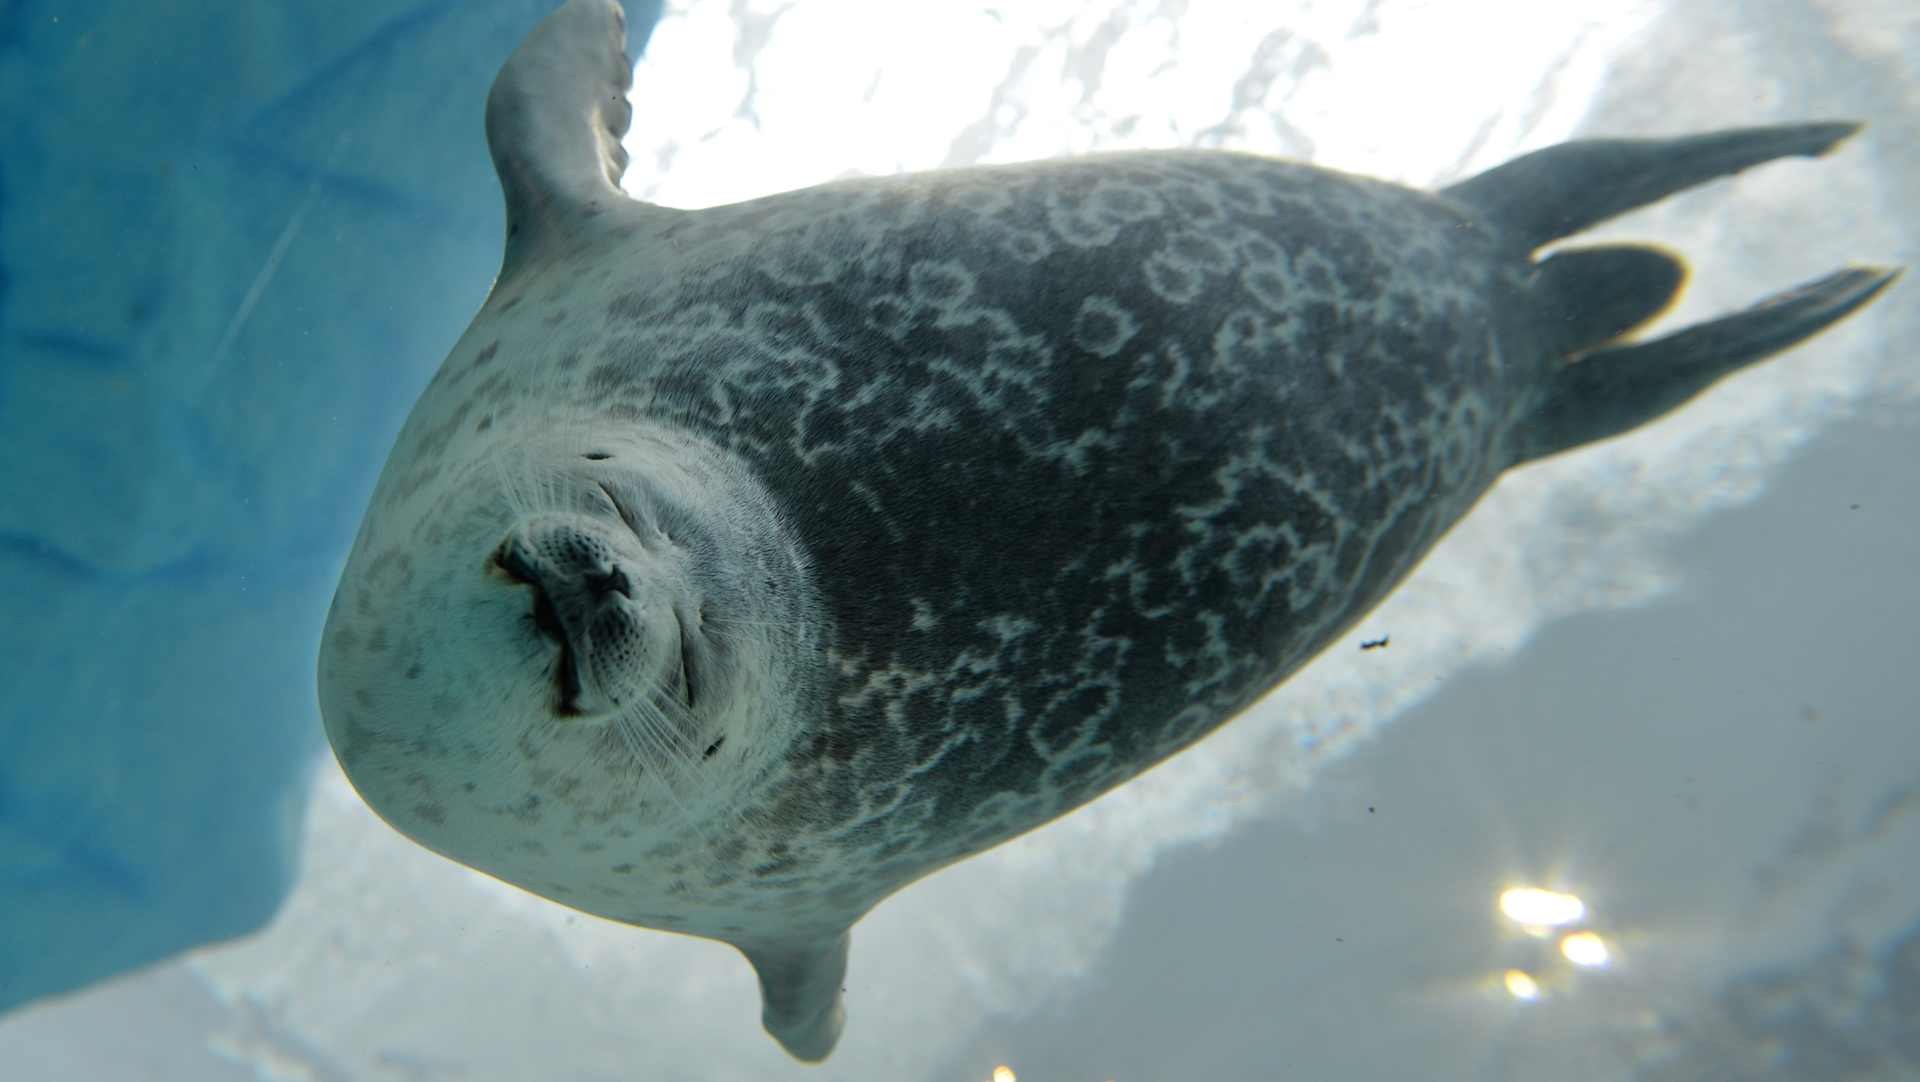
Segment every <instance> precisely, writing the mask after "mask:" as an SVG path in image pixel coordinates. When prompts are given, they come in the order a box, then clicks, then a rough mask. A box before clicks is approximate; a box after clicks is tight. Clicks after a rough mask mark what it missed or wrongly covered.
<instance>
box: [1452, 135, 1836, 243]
mask: <svg viewBox="0 0 1920 1082" xmlns="http://www.w3.org/2000/svg"><path fill="white" fill-rule="evenodd" d="M1859 130H1860V125H1858V124H1853V123H1847V122H1844V121H1842V122H1830V123H1821V124H1783V125H1780V126H1778V127H1771V128H1736V129H1734V130H1732V131H1722V132H1714V133H1712V134H1710V135H1693V136H1688V137H1686V138H1683V139H1583V140H1579V141H1576V142H1572V143H1561V144H1560V145H1559V146H1552V147H1548V148H1547V149H1545V150H1537V151H1535V152H1533V153H1532V154H1526V155H1523V156H1521V157H1518V158H1515V159H1514V160H1512V161H1510V162H1508V163H1506V164H1505V165H1497V166H1494V167H1493V168H1492V169H1489V170H1487V171H1486V172H1484V173H1481V174H1479V175H1477V176H1473V177H1469V178H1467V179H1466V180H1463V181H1461V182H1460V183H1458V184H1455V185H1453V186H1452V187H1450V188H1443V189H1441V191H1440V194H1441V195H1443V196H1445V197H1447V198H1448V199H1452V200H1455V201H1456V202H1460V203H1465V204H1466V205H1467V206H1469V207H1471V208H1473V209H1475V210H1478V211H1479V212H1481V214H1483V215H1484V216H1485V217H1486V219H1487V222H1486V224H1487V225H1490V226H1492V227H1493V228H1494V230H1495V231H1496V232H1498V233H1500V234H1501V236H1502V237H1503V238H1504V239H1505V240H1506V241H1507V242H1508V243H1509V244H1511V245H1513V246H1514V247H1516V248H1518V249H1520V250H1521V251H1528V252H1530V251H1532V250H1534V249H1535V248H1538V247H1540V246H1541V245H1543V244H1546V243H1547V242H1549V241H1554V240H1558V239H1560V238H1561V237H1567V236H1572V235H1573V234H1575V233H1578V232H1579V231H1581V230H1582V229H1585V228H1587V227H1588V226H1590V225H1593V224H1594V223H1596V222H1601V221H1605V220H1606V219H1608V218H1611V217H1613V216H1614V215H1616V214H1619V213H1622V212H1623V211H1628V210H1632V209H1633V208H1634V207H1638V206H1643V205H1645V204H1647V203H1652V202H1654V201H1655V200H1659V199H1664V198H1666V197H1667V196H1669V195H1672V194H1673V193H1675V192H1678V191H1682V190H1684V189H1687V188H1691V187H1693V186H1694V185H1696V184H1704V183H1706V182H1707V181H1709V180H1712V179H1714V178H1715V177H1723V176H1730V175H1732V174H1734V173H1738V172H1740V171H1741V170H1742V169H1747V168H1750V167H1752V166H1756V165H1759V164H1760V163H1761V162H1769V161H1772V160H1773V159H1775V158H1784V157H1787V156H1789V155H1794V154H1798V155H1804V156H1808V157H1812V156H1815V155H1820V154H1825V153H1826V152H1827V151H1829V150H1831V149H1833V146H1834V144H1836V143H1838V142H1840V140H1842V139H1845V138H1846V137H1847V136H1849V135H1852V134H1853V133H1854V132H1856V131H1859Z"/></svg>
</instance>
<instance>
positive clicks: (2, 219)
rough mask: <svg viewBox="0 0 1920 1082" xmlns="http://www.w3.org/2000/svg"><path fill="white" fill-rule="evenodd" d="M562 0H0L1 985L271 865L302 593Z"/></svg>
mask: <svg viewBox="0 0 1920 1082" xmlns="http://www.w3.org/2000/svg"><path fill="white" fill-rule="evenodd" d="M554 2H555V0H484V2H480V0H428V2H406V0H193V2H192V3H166V2H162V0H58V2H33V0H23V2H18V3H13V4H8V5H4V6H0V583H4V587H0V1009H5V1008H6V1007H10V1006H13V1005H16V1004H19V1003H22V1002H25V1001H27V1000H30V999H33V998H35V997H39V996H43V995H47V994H51V993H56V992H61V991H65V990H68V989H71V988H75V987H78V986H80V985H83V984H86V983H88V982H90V981H93V980H96V979H98V978H101V977H104V976H108V975H110V974H113V973H116V972H119V971H122V970H125V969H128V968H130V967H133V966H137V965H139V964H141V963H144V962H148V961H151V960H153V959H157V958H160V957H162V956H165V955H167V954H171V953H173V952H176V951H179V950H182V949H185V948H188V947H191V946H194V945H196V944H200V943H204V942H208V941H211V940H217V939H221V938H225V937H229V936H234V935H239V934H243V933H245V932H248V931H251V930H253V929H255V928H257V927H259V926H260V925H261V924H263V923H264V922H265V921H266V920H268V919H269V918H270V917H271V916H272V914H273V912H274V909H275V907H276V906H277V905H278V904H279V902H280V900H281V898H282V897H283V895H284V893H285V891H286V889H287V887H288V885H289V881H290V878H291V875H292V871H293V868H292V861H293V859H294V856H293V854H294V849H293V840H294V835H295V833H296V830H297V827H298V817H299V814H300V812H299V809H300V807H301V806H302V803H303V796H304V793H303V777H304V773H305V770H306V766H307V764H308V763H309V762H310V761H311V759H312V757H313V756H314V754H315V753H317V752H318V751H319V749H320V748H321V747H322V746H323V739H322V736H321V732H320V727H319V724H318V720H319V718H318V711H317V709H316V707H315V703H314V692H313V665H314V654H315V649H316V645H317V642H318V638H319V630H320V625H321V621H322V619H323V618H324V616H325V612H326V606H327V602H328V600H329V599H330V597H331V594H332V590H333V585H334V580H335V577H336V575H337V574H338V571H339V568H340V565H341V563H342V562H343V560H344V558H345V554H346V550H347V547H348V546H349V544H350V543H351V541H352V538H353V533H354V530H355V529H356V528H357V526H358V524H359V519H360V514H361V511H362V508H363V506H364V502H365V499H366V496H367V494H368V492H369V491H370V490H371V489H372V486H373V481H374V477H375V475H376V473H377V472H378V470H379V468H380V464H381V462H382V461H383V460H384V458H385V456H386V452H387V448H388V446H389V444H390V442H391V440H392V437H393V433H394V432H395V430H396V429H397V428H398V426H399V424H400V421H401V419H402V418H403V417H404V415H405V412H406V410H407V408H408V406H409V405H411V403H412V402H413V399H414V396H415V394H416V393H417V392H418V390H419V388H420V387H421V386H422V385H423V384H424V383H425V382H426V380H427V378H428V376H429V375H431V373H432V371H433V369H434V367H435V366H436V365H437V364H438V363H439V362H440V360H441V358H442V357H443V356H444V354H445V352H446V350H447V348H448V347H449V346H450V345H451V344H452V342H453V340H454V339H455V337H456V336H457V335H458V334H459V332H460V330H461V329H462V328H463V327H464V326H465V325H466V322H467V320H468V318H469V317H470V316H471V314H472V312H473V310H474V309H475V308H476V307H477V306H478V305H479V303H480V301H481V299H482V298H483V297H484V296H485V293H486V290H487V287H488V285H489V284H490V283H491V281H492V279H493V275H494V272H495V269H496V267H497V265H498V260H499V247H500V238H501V228H502V226H501V210H500V197H499V190H498V187H497V186H496V184H495V182H494V178H493V172H492V167H491V165H490V162H489V160H488V157H487V150H486V142H485V136H484V133H483V131H482V123H481V103H482V102H483V100H484V95H485V91H486V87H487V84H488V83H489V81H490V80H491V79H492V77H493V74H494V72H495V70H496V69H497V68H498V67H499V65H500V63H501V61H502V60H504V59H505V57H506V56H507V54H508V53H509V52H510V51H511V50H512V48H513V46H514V45H515V44H516V43H517V42H518V41H519V40H520V38H521V37H522V36H524V35H525V34H526V32H527V31H528V30H529V29H531V28H532V26H533V25H534V23H536V22H537V21H538V20H539V18H540V17H541V16H542V15H544V14H545V13H546V11H548V10H550V9H551V8H552V7H553V6H554ZM631 6H633V7H634V8H635V9H636V10H634V12H633V15H632V18H633V23H634V25H635V27H636V30H635V32H634V34H633V37H634V38H635V44H636V46H637V44H638V42H639V41H641V40H644V35H645V30H646V29H647V28H648V27H650V26H651V24H652V19H651V18H648V17H647V16H648V14H649V13H648V12H647V11H645V10H644V7H645V5H631ZM656 9H657V5H656Z"/></svg>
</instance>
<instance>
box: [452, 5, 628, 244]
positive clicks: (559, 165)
mask: <svg viewBox="0 0 1920 1082" xmlns="http://www.w3.org/2000/svg"><path fill="white" fill-rule="evenodd" d="M649 29H651V24H650V23H649ZM632 85H633V62H632V61H630V60H629V59H627V17H626V12H625V11H624V10H622V8H621V7H620V5H619V4H618V3H616V2H615V0H569V2H568V3H566V4H564V5H562V6H561V7H560V9H559V10H558V11H555V12H554V13H553V14H551V15H549V16H547V17H546V19H545V20H543V21H542V22H541V23H540V25H539V26H536V27H534V29H533V33H531V34H529V35H527V40H525V41H523V42H521V43H520V47H519V48H518V49H515V50H514V51H513V55H512V56H510V57H508V58H507V62H506V64H505V65H504V66H503V67H501V69H500V74H499V75H497V76H495V77H494V80H493V89H491V90H489V91H488V92H487V147H488V149H490V150H491V151H492V152H493V167H494V170H495V171H496V172H498V173H499V174H500V188H501V191H502V192H504V193H505V195H506V197H507V255H506V262H505V265H504V266H503V268H502V270H501V277H502V278H505V277H507V276H508V275H509V274H510V273H511V272H512V271H513V270H514V269H515V268H516V267H517V266H520V265H522V264H523V263H524V262H526V261H527V260H528V259H529V258H530V257H532V256H533V255H534V254H535V253H536V252H537V251H539V250H540V249H541V248H543V247H547V246H549V245H553V244H556V243H560V242H563V241H564V240H565V238H566V237H567V235H568V234H569V233H570V232H571V231H572V230H573V228H574V227H575V226H576V225H577V224H578V222H579V221H581V220H582V219H585V218H591V217H594V216H596V215H598V214H600V213H602V212H604V211H605V210H606V209H607V208H609V207H613V206H618V205H622V204H628V203H629V202H630V201H629V200H628V199H627V196H626V193H624V192H622V191H621V190H620V177H621V176H622V175H623V174H624V173H626V171H627V152H626V150H625V149H624V148H622V147H621V145H620V137H621V136H623V135H625V134H626V133H627V124H628V123H629V122H630V121H631V120H632V118H633V108H632V106H631V105H629V104H628V103H627V88H628V87H630V86H632Z"/></svg>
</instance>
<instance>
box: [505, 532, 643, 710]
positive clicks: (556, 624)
mask: <svg viewBox="0 0 1920 1082" xmlns="http://www.w3.org/2000/svg"><path fill="white" fill-rule="evenodd" d="M492 563H493V566H494V567H495V568H497V569H498V570H499V571H500V572H501V573H502V574H504V575H505V576H506V577H507V578H508V579H509V580H511V581H513V582H516V583H519V584H520V585H522V586H528V587H531V588H532V589H533V613H532V617H531V619H532V620H533V626H534V628H535V629H536V630H538V631H539V632H540V634H542V635H544V636H546V637H547V638H548V639H550V640H552V642H553V644H554V645H555V646H558V647H559V648H560V659H559V662H558V664H556V665H555V673H554V679H555V681H556V682H557V683H558V684H559V692H560V697H559V701H558V705H557V706H556V708H555V710H554V713H556V714H559V715H560V716H562V717H580V716H582V715H583V714H584V713H585V711H583V710H581V709H580V666H579V663H578V660H577V658H576V656H575V653H574V649H573V644H572V643H571V642H569V641H568V640H567V629H566V625H564V624H562V623H561V622H560V613H559V612H558V611H557V610H555V609H554V607H553V598H552V597H550V596H548V594H547V590H546V587H544V586H542V585H541V584H540V576H539V575H538V574H537V573H536V572H535V571H534V569H533V566H532V565H531V564H529V563H528V562H527V558H526V556H525V555H524V554H523V553H522V552H521V551H520V548H519V546H517V545H514V544H512V543H511V542H508V543H503V544H502V545H501V546H500V547H499V548H498V549H495V550H494V553H493V560H492ZM615 574H620V578H621V581H622V582H623V583H624V582H625V579H626V576H625V575H624V574H621V573H620V572H619V571H618V570H617V569H616V571H615ZM622 592H625V591H622Z"/></svg>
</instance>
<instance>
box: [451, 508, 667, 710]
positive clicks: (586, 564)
mask: <svg viewBox="0 0 1920 1082" xmlns="http://www.w3.org/2000/svg"><path fill="white" fill-rule="evenodd" d="M627 548H629V549H635V548H636V547H635V546H627ZM650 562H653V561H650V555H649V554H648V553H647V552H645V551H644V550H643V549H637V550H636V551H623V550H622V549H621V548H620V546H619V541H618V540H617V539H616V538H614V537H612V536H610V535H609V533H608V532H606V531H604V530H602V529H601V528H600V527H599V526H598V524H596V523H595V522H593V521H592V520H590V519H587V518H584V517H582V516H578V515H539V516H534V517H532V518H528V519H525V520H522V521H521V522H518V523H516V524H515V525H514V526H513V528H512V529H510V530H508V531H507V535H506V536H505V537H504V538H502V539H501V541H500V544H499V546H498V547H496V548H495V549H494V551H493V555H492V557H491V558H490V559H489V560H488V565H489V569H490V570H491V571H493V572H494V573H496V574H498V575H500V576H502V577H503V578H505V579H506V580H507V581H508V582H511V583H513V584H514V585H515V586H519V587H526V588H529V589H530V593H531V598H530V600H531V604H530V605H529V607H528V609H527V611H526V614H525V619H526V620H527V621H528V622H529V623H530V624H531V625H532V628H533V630H535V631H537V632H538V633H539V634H540V635H542V636H544V637H545V638H547V639H548V640H549V641H551V642H552V643H553V645H554V646H555V647H556V648H557V649H558V656H557V657H556V659H555V662H554V673H553V680H554V689H555V692H556V694H555V699H554V703H553V710H554V713H556V714H558V715H560V716H562V717H583V716H598V715H605V714H610V713H612V712H614V711H617V710H619V709H620V708H621V707H622V706H623V705H624V704H625V703H626V702H627V701H628V700H629V698H630V697H631V696H632V695H633V694H634V693H635V692H636V691H638V692H641V693H644V692H645V691H646V690H648V689H649V685H650V683H652V682H657V683H659V684H660V685H661V690H665V691H667V692H669V693H672V694H674V695H675V697H676V698H682V699H689V700H690V698H691V696H690V695H688V694H687V691H686V690H682V689H689V690H690V688H691V684H692V680H691V674H690V673H689V672H687V671H686V670H687V666H686V665H685V663H684V655H685V654H686V651H685V649H684V644H682V643H680V642H678V641H677V640H678V639H679V638H681V637H683V631H682V629H681V628H680V626H679V622H678V620H677V618H676V617H675V616H674V614H673V613H672V612H671V610H670V607H669V610H668V611H666V612H664V613H655V612H654V611H653V610H654V609H657V608H660V607H661V606H659V605H655V604H651V603H650V594H649V592H648V591H647V589H645V587H646V586H647V585H648V584H650V583H652V582H653V580H654V579H657V578H659V574H658V571H659V569H657V568H653V569H651V570H652V571H653V572H654V574H651V575H650V574H649V573H648V572H649V568H647V567H642V566H640V565H641V564H647V563H650ZM655 592H658V591H655ZM656 617H659V618H656ZM667 659H672V660H673V664H672V665H667V664H665V662H666V660H667ZM636 663H637V665H638V669H637V670H636ZM656 668H659V669H661V670H662V671H660V672H653V671H652V670H654V669H656ZM636 671H637V673H638V674H640V676H641V679H640V682H639V684H638V686H637V687H630V686H628V685H629V683H630V679H629V677H630V676H631V675H632V674H635V673H636ZM649 678H651V680H649Z"/></svg>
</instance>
